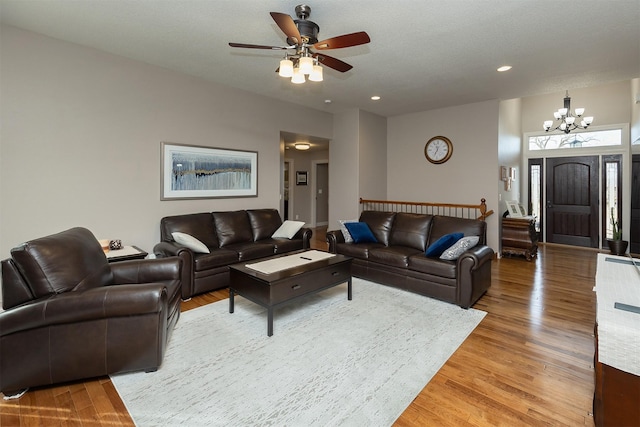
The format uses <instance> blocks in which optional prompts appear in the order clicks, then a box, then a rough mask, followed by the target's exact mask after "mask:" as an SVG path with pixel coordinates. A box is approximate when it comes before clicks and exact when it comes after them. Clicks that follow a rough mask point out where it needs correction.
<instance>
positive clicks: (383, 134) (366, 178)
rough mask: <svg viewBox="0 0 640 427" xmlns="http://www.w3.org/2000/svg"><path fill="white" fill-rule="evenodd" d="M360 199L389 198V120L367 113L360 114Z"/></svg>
mask: <svg viewBox="0 0 640 427" xmlns="http://www.w3.org/2000/svg"><path fill="white" fill-rule="evenodd" d="M359 127H360V132H359V138H358V140H359V145H358V157H359V168H358V169H359V176H358V180H359V182H360V190H359V197H362V198H363V199H373V200H384V199H385V198H386V197H387V156H386V154H387V119H386V118H384V117H381V116H377V115H375V114H372V113H368V112H366V111H360V114H359Z"/></svg>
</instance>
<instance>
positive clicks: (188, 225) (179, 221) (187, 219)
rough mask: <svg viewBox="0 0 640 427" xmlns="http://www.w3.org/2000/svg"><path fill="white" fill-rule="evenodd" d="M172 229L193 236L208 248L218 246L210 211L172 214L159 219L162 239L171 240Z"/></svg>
mask: <svg viewBox="0 0 640 427" xmlns="http://www.w3.org/2000/svg"><path fill="white" fill-rule="evenodd" d="M174 231H178V232H180V233H186V234H188V235H190V236H193V237H195V238H196V239H198V240H200V241H201V242H202V243H204V244H205V245H206V246H207V247H208V248H217V247H218V238H217V237H216V229H215V225H214V223H213V216H212V215H211V214H210V213H197V214H187V215H174V216H167V217H164V218H162V220H160V238H161V239H162V240H163V241H167V242H173V241H174V239H173V236H172V235H171V233H173V232H174Z"/></svg>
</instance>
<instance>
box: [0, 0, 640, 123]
mask: <svg viewBox="0 0 640 427" xmlns="http://www.w3.org/2000/svg"><path fill="white" fill-rule="evenodd" d="M300 3H301V1H300V0H154V1H144V0H76V1H70V0H0V22H2V23H3V24H9V25H13V26H16V27H21V28H24V29H28V30H31V31H35V32H38V33H42V34H45V35H48V36H51V37H54V38H58V39H62V40H66V41H69V42H73V43H78V44H81V45H85V46H91V47H94V48H96V49H100V50H103V51H107V52H111V53H114V54H117V55H122V56H125V57H129V58H133V59H137V60H141V61H144V62H147V63H150V64H156V65H159V66H162V67H166V68H169V69H173V70H176V71H179V72H182V73H186V74H190V75H193V76H197V77H201V78H203V79H206V80H209V81H212V82H216V83H220V84H224V85H228V86H232V87H236V88H239V89H243V90H246V91H249V92H253V93H257V94H261V95H264V96H268V97H273V98H277V99H281V100H285V101H290V102H293V103H297V104H300V105H305V106H308V107H312V108H316V109H319V110H323V111H328V112H337V111H341V110H343V109H346V108H360V109H362V110H365V111H369V112H372V113H375V114H379V115H382V116H395V115H399V114H406V113H411V112H417V111H425V110H429V109H433V108H440V107H446V106H453V105H461V104H467V103H472V102H480V101H485V100H489V99H511V98H518V97H524V96H531V95H538V94H544V93H550V92H558V91H564V90H565V89H569V90H570V89H572V88H579V87H588V86H593V85H598V84H604V83H608V82H615V81H620V80H628V79H631V78H635V77H640V0H563V1H558V0H446V1H445V0H396V1H393V2H392V1H389V0H366V1H365V0H361V1H358V0H352V1H345V0H322V1H316V2H312V0H310V1H309V3H308V4H309V5H310V6H311V10H312V11H311V16H310V18H309V19H310V20H312V21H314V22H316V23H317V24H318V25H319V26H320V33H319V36H318V38H319V39H325V38H330V37H334V36H338V35H342V34H346V33H352V32H356V31H366V32H367V33H368V34H369V36H370V37H371V43H370V44H368V45H364V46H357V47H351V48H346V49H337V50H331V51H324V52H325V53H327V54H328V55H331V56H334V57H336V58H339V59H341V60H343V61H345V62H347V63H350V64H351V65H353V66H354V68H353V69H352V70H351V71H348V72H346V73H344V74H342V73H339V72H337V71H334V70H331V69H328V68H326V67H325V73H324V74H325V79H324V82H321V83H312V82H307V83H305V84H304V85H300V86H298V85H293V84H292V83H290V82H289V81H288V79H283V78H280V77H278V75H277V74H276V73H275V70H276V68H277V67H278V65H279V64H278V62H279V60H280V59H281V56H282V55H281V53H282V52H281V51H269V50H247V49H234V48H231V47H229V46H228V44H227V43H228V42H239V43H251V44H264V45H276V46H281V45H284V44H285V36H284V35H283V34H282V32H281V31H280V29H279V28H278V27H277V25H276V24H275V23H274V21H273V20H272V19H271V17H270V16H269V12H270V11H274V12H282V13H287V14H289V15H292V16H293V17H294V18H295V12H294V8H295V6H296V5H297V4H300ZM504 64H509V65H512V66H513V69H512V70H511V71H508V72H506V73H498V72H496V68H498V67H499V66H501V65H504ZM372 95H379V96H381V97H382V99H381V100H379V101H372V100H371V99H370V97H371V96H372ZM327 99H330V100H331V101H332V102H331V103H330V104H327V103H325V100H327ZM558 102H561V99H558Z"/></svg>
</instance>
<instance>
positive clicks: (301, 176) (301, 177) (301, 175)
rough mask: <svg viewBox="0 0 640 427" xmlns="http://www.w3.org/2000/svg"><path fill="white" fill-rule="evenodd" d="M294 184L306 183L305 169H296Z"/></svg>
mask: <svg viewBox="0 0 640 427" xmlns="http://www.w3.org/2000/svg"><path fill="white" fill-rule="evenodd" d="M296 185H307V171H296Z"/></svg>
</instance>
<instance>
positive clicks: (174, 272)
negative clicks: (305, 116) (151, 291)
mask: <svg viewBox="0 0 640 427" xmlns="http://www.w3.org/2000/svg"><path fill="white" fill-rule="evenodd" d="M182 268H184V267H183V265H182V259H180V258H179V257H171V258H158V259H144V260H132V261H122V262H117V263H113V264H111V272H112V273H113V280H114V283H117V284H126V283H150V282H162V281H165V280H178V279H180V278H181V274H182Z"/></svg>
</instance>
